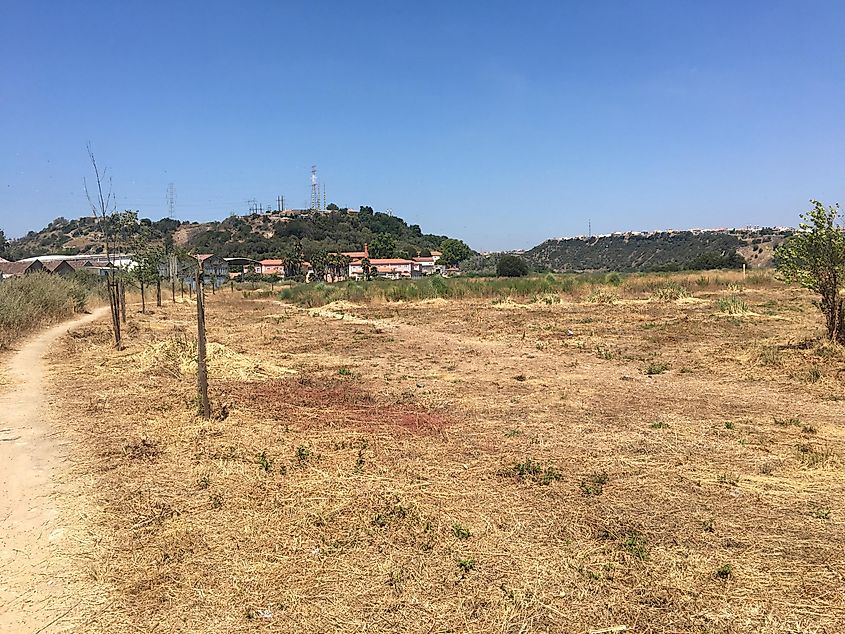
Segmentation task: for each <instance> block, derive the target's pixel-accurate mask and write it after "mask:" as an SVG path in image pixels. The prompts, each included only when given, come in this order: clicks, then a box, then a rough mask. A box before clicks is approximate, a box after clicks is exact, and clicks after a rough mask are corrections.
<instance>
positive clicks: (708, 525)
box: [701, 519, 716, 533]
mask: <svg viewBox="0 0 845 634" xmlns="http://www.w3.org/2000/svg"><path fill="white" fill-rule="evenodd" d="M701 530H703V531H704V532H705V533H715V532H716V527H715V526H714V524H713V520H712V519H709V520H704V521H703V522H701Z"/></svg>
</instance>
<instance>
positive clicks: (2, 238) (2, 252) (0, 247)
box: [0, 229, 9, 258]
mask: <svg viewBox="0 0 845 634" xmlns="http://www.w3.org/2000/svg"><path fill="white" fill-rule="evenodd" d="M8 248H9V241H8V240H7V239H6V234H5V233H3V230H2V229H0V258H2V257H5V256H6V251H7V250H8Z"/></svg>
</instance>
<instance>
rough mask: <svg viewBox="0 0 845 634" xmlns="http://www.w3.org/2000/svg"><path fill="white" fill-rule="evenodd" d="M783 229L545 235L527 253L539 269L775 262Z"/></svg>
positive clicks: (667, 267)
mask: <svg viewBox="0 0 845 634" xmlns="http://www.w3.org/2000/svg"><path fill="white" fill-rule="evenodd" d="M786 235H787V233H786V232H784V231H782V230H774V229H761V230H731V231H663V232H654V233H626V234H613V235H609V236H597V237H593V238H586V237H578V238H561V239H555V240H546V241H545V242H543V243H542V244H540V245H538V246H536V247H534V248H533V249H530V250H529V251H526V252H525V253H524V257H525V259H526V260H528V262H529V263H530V264H531V265H532V266H533V267H534V268H537V269H540V270H551V271H558V272H565V271H677V270H684V269H708V268H736V267H740V266H742V264H743V263H746V264H748V265H749V266H750V267H752V268H763V267H767V266H771V264H772V257H773V253H774V248H775V247H776V246H777V245H778V244H779V243H780V242H781V241H782V240H783V239H784V237H786Z"/></svg>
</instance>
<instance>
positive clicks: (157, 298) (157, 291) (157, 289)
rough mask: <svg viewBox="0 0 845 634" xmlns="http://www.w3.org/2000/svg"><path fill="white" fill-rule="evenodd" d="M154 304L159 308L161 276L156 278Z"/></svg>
mask: <svg viewBox="0 0 845 634" xmlns="http://www.w3.org/2000/svg"><path fill="white" fill-rule="evenodd" d="M156 306H158V307H159V308H161V278H160V277H157V278H156Z"/></svg>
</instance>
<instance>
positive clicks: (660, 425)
mask: <svg viewBox="0 0 845 634" xmlns="http://www.w3.org/2000/svg"><path fill="white" fill-rule="evenodd" d="M651 428H652V429H669V423H666V422H663V421H662V420H656V421H654V422H653V423H652V424H651Z"/></svg>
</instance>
